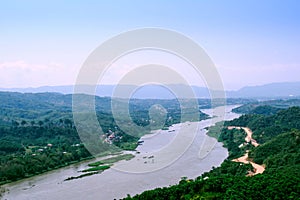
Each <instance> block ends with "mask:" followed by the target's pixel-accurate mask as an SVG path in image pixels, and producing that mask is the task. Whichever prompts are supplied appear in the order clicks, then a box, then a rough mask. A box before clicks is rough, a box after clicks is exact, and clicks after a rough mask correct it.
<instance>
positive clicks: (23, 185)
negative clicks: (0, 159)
mask: <svg viewBox="0 0 300 200" xmlns="http://www.w3.org/2000/svg"><path fill="white" fill-rule="evenodd" d="M234 107H236V106H227V107H226V115H225V120H231V119H234V118H237V117H238V116H239V115H238V114H235V113H232V112H231V110H232V109H233V108H234ZM201 111H203V112H205V113H207V114H211V109H206V110H201ZM217 119H218V120H217V121H220V120H222V119H223V118H220V117H219V118H218V117H217ZM211 125H212V120H210V119H208V120H203V121H200V122H186V123H181V124H175V125H173V126H172V127H170V129H169V130H165V131H161V130H160V131H156V132H155V133H154V134H151V135H147V136H144V137H143V138H142V140H143V141H144V143H143V144H142V145H140V146H138V148H137V151H139V152H140V153H139V154H136V157H135V158H133V159H132V160H130V161H121V162H119V163H116V164H115V165H114V166H115V167H112V168H110V169H108V170H106V171H104V172H103V173H101V174H96V175H92V176H89V177H84V178H81V179H75V180H71V181H63V180H64V179H66V178H68V177H70V176H78V171H79V170H82V169H85V168H87V164H88V163H91V161H85V162H82V163H79V164H74V165H71V166H68V167H65V168H61V169H58V170H54V171H51V172H47V173H45V174H42V175H38V176H35V177H31V178H28V179H24V180H21V181H17V182H14V183H10V184H6V185H4V187H5V188H6V189H7V192H6V193H5V194H4V195H3V199H7V200H40V199H43V200H48V199H49V200H50V199H56V200H60V199H72V200H77V199H78V200H81V199H86V200H94V199H99V200H106V199H119V198H123V197H126V195H127V194H130V195H131V196H132V195H134V194H138V193H141V192H143V191H145V190H149V189H154V188H157V187H164V186H169V185H173V184H176V183H178V182H179V181H180V179H181V177H188V178H190V179H193V178H196V177H197V176H199V175H201V174H202V173H204V172H206V171H209V170H211V169H212V167H213V166H215V167H216V166H219V165H220V164H221V163H222V162H223V161H224V160H225V159H226V157H227V156H228V151H227V149H225V148H224V147H222V144H221V143H218V142H216V140H215V139H214V138H211V137H208V136H207V135H206V132H207V130H206V129H205V128H206V127H208V126H211ZM195 127H197V131H196V133H195V134H192V135H191V136H193V137H191V138H188V139H187V141H188V140H189V141H190V143H188V146H187V148H183V149H180V147H179V146H178V148H175V149H180V150H179V151H180V152H181V154H178V155H175V153H173V154H174V156H173V154H172V153H170V152H174V148H173V149H168V151H164V150H165V149H167V148H165V149H164V147H166V146H172V145H170V144H171V143H172V141H176V138H177V136H178V134H180V132H184V133H186V135H188V134H191V133H190V131H191V130H194V129H193V128H195ZM179 130H181V131H179ZM180 141H184V140H183V139H180ZM174 144H175V142H174ZM178 144H180V143H176V145H178ZM207 144H209V145H207ZM173 146H174V145H173ZM170 158H171V159H170ZM174 158H176V159H174Z"/></svg>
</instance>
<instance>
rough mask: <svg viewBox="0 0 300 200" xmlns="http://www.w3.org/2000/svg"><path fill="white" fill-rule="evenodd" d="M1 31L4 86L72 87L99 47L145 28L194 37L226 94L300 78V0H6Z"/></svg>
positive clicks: (0, 81) (0, 65)
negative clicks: (83, 66) (82, 68)
mask: <svg viewBox="0 0 300 200" xmlns="http://www.w3.org/2000/svg"><path fill="white" fill-rule="evenodd" d="M0 27H1V29H0V30H1V31H0V87H37V86H42V85H64V84H73V83H74V81H75V79H76V76H77V74H78V71H79V69H80V67H81V65H82V63H83V62H84V60H85V59H86V58H87V57H88V55H89V54H90V53H91V52H92V51H93V50H94V49H95V48H96V47H97V46H99V45H100V44H101V43H102V42H104V41H105V40H107V39H109V38H110V37H112V36H114V35H117V34H119V33H121V32H124V31H127V30H132V29H136V28H143V27H159V28H166V29H172V30H175V31H178V32H180V33H182V34H184V35H186V36H188V37H191V38H192V39H193V40H194V41H196V42H197V43H198V44H199V45H200V46H202V47H203V48H204V49H205V50H206V52H207V53H208V55H209V56H210V57H211V58H212V60H213V61H214V63H215V64H216V66H217V69H218V70H219V73H220V74H221V77H222V79H223V82H224V85H225V87H226V88H227V89H238V88H240V87H243V86H246V85H259V84H264V83H270V82H287V81H300V76H299V74H300V56H299V54H300V45H299V44H300V2H299V1H276V0H274V1H254V0H253V1H237V0H236V1H233V0H231V1H230V0H229V1H221V0H220V1H214V0H212V1H196V0H195V1H157V0H156V1H147V2H146V1H128V0H122V1H121V0H120V1H91V0H87V1H71V0H68V1H67V0H65V1H62V0H54V1H38V0H36V1H34V0H27V1H22V0H18V1H17V0H6V1H1V3H0Z"/></svg>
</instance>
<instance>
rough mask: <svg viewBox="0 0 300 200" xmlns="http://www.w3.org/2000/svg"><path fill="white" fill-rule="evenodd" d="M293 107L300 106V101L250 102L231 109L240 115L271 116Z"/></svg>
mask: <svg viewBox="0 0 300 200" xmlns="http://www.w3.org/2000/svg"><path fill="white" fill-rule="evenodd" d="M293 106H300V99H276V100H268V101H252V102H248V103H245V104H244V105H242V106H240V107H237V108H235V109H233V112H236V113H242V114H260V115H272V114H276V113H277V112H278V111H280V110H283V109H287V108H289V107H293Z"/></svg>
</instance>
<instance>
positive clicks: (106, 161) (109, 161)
mask: <svg viewBox="0 0 300 200" xmlns="http://www.w3.org/2000/svg"><path fill="white" fill-rule="evenodd" d="M132 158H134V155H132V154H123V155H119V156H116V157H112V158H107V159H104V160H100V161H97V162H94V163H89V164H88V166H89V167H96V166H99V165H105V164H112V163H115V162H118V161H120V160H130V159H132Z"/></svg>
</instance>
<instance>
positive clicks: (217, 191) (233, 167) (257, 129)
mask: <svg viewBox="0 0 300 200" xmlns="http://www.w3.org/2000/svg"><path fill="white" fill-rule="evenodd" d="M299 116H300V108H299V107H292V108H289V109H287V110H282V111H280V112H278V113H277V114H275V115H270V116H265V115H244V116H241V117H240V118H238V119H236V120H232V121H230V122H226V123H225V125H226V126H225V127H224V129H223V130H222V133H221V135H220V138H219V141H222V142H223V143H224V144H225V146H226V147H227V148H229V158H230V159H227V160H225V161H224V162H223V163H222V165H221V166H220V167H217V168H213V169H212V170H211V171H210V172H207V173H204V174H203V175H201V176H199V177H198V178H196V179H195V180H186V179H185V178H183V179H182V180H181V181H180V182H179V184H177V185H174V186H170V187H165V188H157V189H155V190H151V191H145V192H143V193H142V194H140V195H136V196H134V197H130V196H128V197H127V198H125V199H143V200H144V199H300V131H299V128H300V126H299V122H300V120H299ZM229 125H232V126H244V127H245V126H248V127H250V128H252V129H253V130H254V136H255V137H256V138H257V139H259V141H260V143H261V145H260V146H258V147H255V148H254V147H252V145H246V146H245V147H242V148H239V147H238V145H239V144H241V142H244V139H243V138H244V137H245V133H243V131H242V130H237V129H233V130H228V129H227V126H229ZM275 129H276V131H274V130H275ZM246 150H250V152H249V156H250V158H251V159H252V160H253V161H254V162H256V163H258V164H264V165H265V166H266V170H265V171H264V173H263V174H257V175H255V176H250V177H249V176H246V174H247V172H248V171H249V170H252V167H251V165H250V164H242V163H236V162H232V161H231V159H232V158H237V157H239V156H241V155H242V154H244V153H245V152H246Z"/></svg>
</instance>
